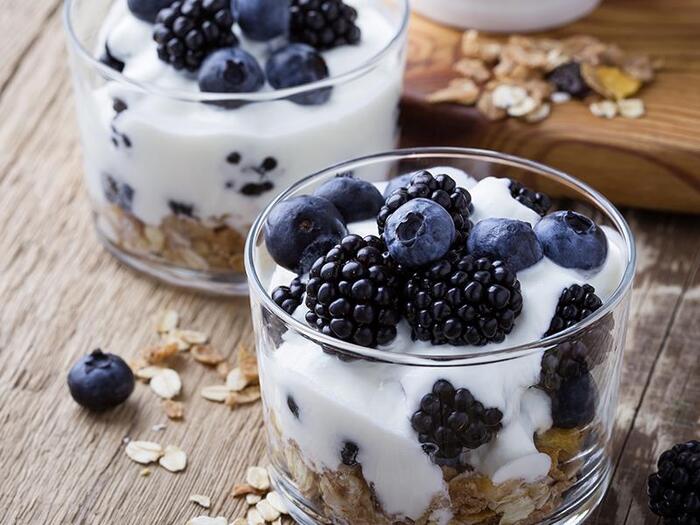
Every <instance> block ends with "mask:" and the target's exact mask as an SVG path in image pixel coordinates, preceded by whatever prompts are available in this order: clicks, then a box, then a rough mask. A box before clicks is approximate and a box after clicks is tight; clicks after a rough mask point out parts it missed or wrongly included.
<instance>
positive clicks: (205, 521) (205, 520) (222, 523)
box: [187, 516, 228, 525]
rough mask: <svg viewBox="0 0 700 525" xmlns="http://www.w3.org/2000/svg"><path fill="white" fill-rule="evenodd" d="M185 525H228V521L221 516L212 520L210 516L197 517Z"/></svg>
mask: <svg viewBox="0 0 700 525" xmlns="http://www.w3.org/2000/svg"><path fill="white" fill-rule="evenodd" d="M187 525H228V520H227V519H226V518H224V517H223V516H217V517H216V518H212V517H211V516H197V517H196V518H192V519H191V520H190V521H188V522H187Z"/></svg>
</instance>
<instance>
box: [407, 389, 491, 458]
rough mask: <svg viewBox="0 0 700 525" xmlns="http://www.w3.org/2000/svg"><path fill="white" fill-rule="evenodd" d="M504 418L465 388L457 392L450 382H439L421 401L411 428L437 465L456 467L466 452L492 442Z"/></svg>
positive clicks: (412, 418)
mask: <svg viewBox="0 0 700 525" xmlns="http://www.w3.org/2000/svg"><path fill="white" fill-rule="evenodd" d="M502 418H503V414H502V413H501V411H500V410H498V409H497V408H484V405H483V404H481V403H480V402H479V401H477V400H476V399H474V396H473V395H472V394H471V392H470V391H469V390H467V389H466V388H458V389H456V390H455V388H454V387H453V386H452V384H451V383H450V382H449V381H446V380H444V379H440V380H438V381H436V382H435V384H434V385H433V389H432V391H431V392H430V393H429V394H426V395H424V396H423V398H422V399H421V402H420V408H419V409H418V411H416V412H415V413H414V414H413V416H411V426H412V427H413V430H415V431H416V432H417V433H418V441H420V442H421V443H422V445H423V450H424V451H425V452H426V453H427V454H429V455H430V456H431V459H432V460H433V461H434V462H435V463H437V464H439V465H456V464H459V460H460V456H461V455H462V453H463V452H464V449H472V450H473V449H475V448H479V447H480V446H482V445H485V444H486V443H488V442H489V441H491V440H492V439H493V437H494V436H495V435H496V433H497V432H498V431H499V430H500V429H501V419H502Z"/></svg>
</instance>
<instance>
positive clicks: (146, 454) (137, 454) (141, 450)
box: [125, 441, 163, 465]
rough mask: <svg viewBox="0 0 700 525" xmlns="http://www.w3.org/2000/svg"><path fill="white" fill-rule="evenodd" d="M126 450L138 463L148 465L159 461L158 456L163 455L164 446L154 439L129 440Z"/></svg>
mask: <svg viewBox="0 0 700 525" xmlns="http://www.w3.org/2000/svg"><path fill="white" fill-rule="evenodd" d="M125 452H126V455H127V456H129V458H130V459H132V460H133V461H136V463H141V464H143V465H148V464H149V463H153V462H154V461H158V458H159V457H161V456H162V455H163V447H161V446H160V445H159V444H158V443H153V442H152V441H129V444H128V445H127V446H126V449H125Z"/></svg>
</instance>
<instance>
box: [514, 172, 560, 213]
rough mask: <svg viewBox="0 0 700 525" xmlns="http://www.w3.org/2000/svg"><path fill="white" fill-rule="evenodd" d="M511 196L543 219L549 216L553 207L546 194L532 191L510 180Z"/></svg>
mask: <svg viewBox="0 0 700 525" xmlns="http://www.w3.org/2000/svg"><path fill="white" fill-rule="evenodd" d="M510 194H511V195H512V196H513V198H514V199H515V200H516V201H518V202H519V203H520V204H522V205H523V206H527V207H528V208H530V209H531V210H533V211H536V212H537V213H538V214H539V215H540V216H542V217H544V216H545V215H547V212H548V211H549V208H551V207H552V201H551V200H550V198H549V197H548V196H547V195H546V194H544V193H540V192H539V191H532V190H531V189H530V188H528V187H526V186H523V185H522V184H520V183H519V182H518V181H516V180H513V179H511V180H510Z"/></svg>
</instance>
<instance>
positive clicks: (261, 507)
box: [255, 499, 280, 521]
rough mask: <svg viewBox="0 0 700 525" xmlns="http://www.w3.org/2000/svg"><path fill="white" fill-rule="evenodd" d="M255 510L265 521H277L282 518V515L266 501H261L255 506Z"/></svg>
mask: <svg viewBox="0 0 700 525" xmlns="http://www.w3.org/2000/svg"><path fill="white" fill-rule="evenodd" d="M255 509H256V510H257V511H258V513H259V514H260V516H262V518H263V519H264V520H265V521H275V520H276V519H277V518H279V517H280V513H279V512H278V511H277V510H276V509H275V508H274V507H273V506H272V505H270V502H269V501H267V500H265V499H264V500H261V501H259V502H258V503H257V504H256V505H255Z"/></svg>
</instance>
